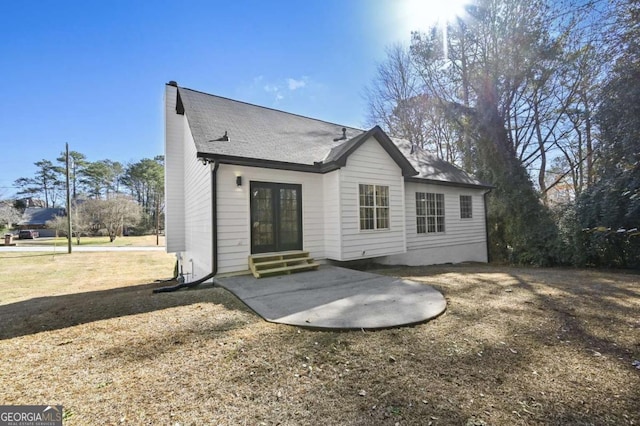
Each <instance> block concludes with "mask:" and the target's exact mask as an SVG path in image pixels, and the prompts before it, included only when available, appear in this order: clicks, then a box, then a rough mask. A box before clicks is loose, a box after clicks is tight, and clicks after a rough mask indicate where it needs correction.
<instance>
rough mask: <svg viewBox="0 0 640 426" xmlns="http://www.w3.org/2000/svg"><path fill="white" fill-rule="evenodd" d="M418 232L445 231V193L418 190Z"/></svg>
mask: <svg viewBox="0 0 640 426" xmlns="http://www.w3.org/2000/svg"><path fill="white" fill-rule="evenodd" d="M416 232H417V233H418V234H427V233H436V232H444V194H434V193H431V192H416Z"/></svg>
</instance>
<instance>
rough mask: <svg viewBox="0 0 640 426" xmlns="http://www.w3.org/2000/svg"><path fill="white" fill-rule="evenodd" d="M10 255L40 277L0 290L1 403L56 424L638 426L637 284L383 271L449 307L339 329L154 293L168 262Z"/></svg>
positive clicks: (202, 296)
mask: <svg viewBox="0 0 640 426" xmlns="http://www.w3.org/2000/svg"><path fill="white" fill-rule="evenodd" d="M19 255H20V254H18V253H14V254H6V253H5V254H0V276H2V277H6V276H9V275H10V276H11V277H15V276H16V275H17V271H16V270H17V269H21V270H25V269H26V270H32V269H35V270H37V271H39V272H30V273H32V274H34V275H31V276H30V277H24V278H23V279H21V281H8V280H6V279H3V284H1V287H0V324H2V325H3V327H2V328H1V329H0V357H1V359H3V360H5V364H4V366H3V369H1V370H0V383H3V386H2V387H0V403H3V404H53V403H59V404H62V405H64V407H65V416H66V418H67V420H66V421H65V424H66V425H86V424H116V423H117V424H133V425H138V424H140V425H143V424H172V425H175V424H180V425H192V424H194V425H200V424H221V425H235V424H251V425H261V424H264V425H272V424H281V425H288V424H295V425H299V424H302V425H307V424H308V425H315V424H330V425H334V424H335V425H337V424H356V425H370V424H380V425H396V424H399V425H429V424H432V425H449V424H450V425H484V424H487V425H489V424H490V425H532V424H533V425H535V424H540V425H543V424H544V425H546V424H558V425H560V424H598V425H600V424H611V425H614V424H615V425H624V424H629V425H630V424H639V423H640V395H639V392H638V390H639V389H640V370H637V369H636V368H635V367H634V366H633V365H632V363H633V361H635V360H638V359H640V277H638V276H637V275H630V274H623V273H606V272H597V271H582V270H561V269H518V268H508V267H493V266H484V265H466V266H447V267H429V268H391V269H383V270H380V271H378V272H381V273H384V274H390V275H394V276H403V277H407V278H411V279H414V280H417V281H421V282H425V283H429V284H431V285H433V286H434V287H436V288H438V289H439V290H440V291H442V292H443V293H444V294H445V296H446V298H447V301H448V304H449V305H448V309H447V311H446V312H445V314H444V315H442V316H440V317H438V318H437V319H435V320H434V321H431V322H428V323H425V324H421V325H417V326H414V327H405V328H399V329H389V330H381V331H372V332H363V331H357V332H331V331H311V330H305V329H299V328H295V327H289V326H283V325H276V324H270V323H266V322H264V321H262V320H260V319H259V318H257V317H256V316H255V315H254V314H253V313H252V312H250V311H249V310H248V309H247V308H246V307H245V306H244V305H243V304H242V303H240V302H238V301H237V299H235V298H234V297H233V296H231V295H230V294H229V293H227V292H226V291H225V290H223V289H220V288H213V289H212V288H210V287H203V288H201V289H198V290H190V291H180V292H176V293H164V294H157V295H153V294H151V289H152V288H154V287H156V286H158V285H160V284H153V283H152V281H153V279H154V278H163V277H167V276H169V275H171V271H172V266H173V259H172V258H171V257H170V256H167V255H164V254H163V253H156V252H152V253H126V254H124V255H123V254H120V253H76V254H73V255H71V256H68V255H58V256H56V257H55V258H53V257H52V256H51V255H50V254H48V255H41V256H33V257H18V256H19ZM128 258H130V259H128ZM114 265H117V266H115V267H114ZM62 271H64V272H62ZM100 271H101V272H100ZM60 274H64V277H59V276H58V275H60ZM34 281H36V282H37V284H36V285H34V284H31V283H32V282H34ZM259 284H261V283H260V282H257V283H256V285H259ZM8 287H14V289H13V290H8V289H7V288H8Z"/></svg>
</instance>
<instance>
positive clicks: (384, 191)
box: [376, 186, 389, 207]
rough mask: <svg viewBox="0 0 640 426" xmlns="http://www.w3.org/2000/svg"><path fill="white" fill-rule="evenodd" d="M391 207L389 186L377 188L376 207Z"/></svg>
mask: <svg viewBox="0 0 640 426" xmlns="http://www.w3.org/2000/svg"><path fill="white" fill-rule="evenodd" d="M388 205H389V187H388V186H376V206H378V207H381V206H385V207H386V206H388Z"/></svg>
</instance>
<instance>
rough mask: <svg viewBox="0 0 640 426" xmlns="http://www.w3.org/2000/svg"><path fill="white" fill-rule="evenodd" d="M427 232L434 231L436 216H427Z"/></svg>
mask: <svg viewBox="0 0 640 426" xmlns="http://www.w3.org/2000/svg"><path fill="white" fill-rule="evenodd" d="M427 232H436V218H435V217H431V216H428V217H427Z"/></svg>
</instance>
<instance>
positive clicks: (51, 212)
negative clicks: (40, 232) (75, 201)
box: [18, 207, 67, 226]
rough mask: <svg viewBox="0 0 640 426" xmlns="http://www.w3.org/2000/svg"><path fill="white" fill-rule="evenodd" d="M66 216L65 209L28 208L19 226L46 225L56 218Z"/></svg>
mask: <svg viewBox="0 0 640 426" xmlns="http://www.w3.org/2000/svg"><path fill="white" fill-rule="evenodd" d="M66 214H67V213H66V209H64V208H48V209H47V208H41V207H27V208H26V209H25V210H24V213H23V214H22V220H21V221H20V222H18V225H27V226H28V225H44V224H46V223H47V222H48V221H50V220H53V219H55V217H56V216H66Z"/></svg>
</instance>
